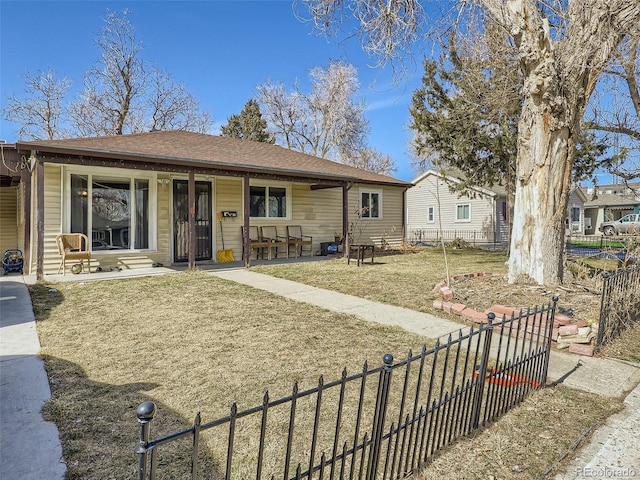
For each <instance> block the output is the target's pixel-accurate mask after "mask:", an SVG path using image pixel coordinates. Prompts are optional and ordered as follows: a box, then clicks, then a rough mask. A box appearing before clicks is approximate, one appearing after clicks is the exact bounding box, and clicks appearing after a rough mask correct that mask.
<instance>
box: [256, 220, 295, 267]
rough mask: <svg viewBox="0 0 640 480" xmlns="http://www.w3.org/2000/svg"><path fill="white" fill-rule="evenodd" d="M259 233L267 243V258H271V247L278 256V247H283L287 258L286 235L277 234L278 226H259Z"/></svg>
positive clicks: (287, 245)
mask: <svg viewBox="0 0 640 480" xmlns="http://www.w3.org/2000/svg"><path fill="white" fill-rule="evenodd" d="M260 233H261V236H262V240H263V241H265V242H267V243H269V247H267V248H268V249H269V260H271V249H274V250H275V254H276V255H275V256H276V258H278V248H280V247H282V248H284V251H285V254H286V255H287V258H289V243H288V242H287V238H286V237H282V236H280V235H278V228H277V227H275V226H272V225H270V226H264V227H260Z"/></svg>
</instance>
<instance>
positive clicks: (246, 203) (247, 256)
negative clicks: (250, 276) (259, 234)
mask: <svg viewBox="0 0 640 480" xmlns="http://www.w3.org/2000/svg"><path fill="white" fill-rule="evenodd" d="M249 192H250V189H249V176H248V175H246V176H245V177H244V178H243V182H242V197H243V198H242V221H243V225H244V229H243V232H244V234H243V236H242V252H243V258H242V260H244V266H245V268H249V267H250V266H251V244H250V240H249V212H250V210H249V207H250V202H251V195H250V194H249Z"/></svg>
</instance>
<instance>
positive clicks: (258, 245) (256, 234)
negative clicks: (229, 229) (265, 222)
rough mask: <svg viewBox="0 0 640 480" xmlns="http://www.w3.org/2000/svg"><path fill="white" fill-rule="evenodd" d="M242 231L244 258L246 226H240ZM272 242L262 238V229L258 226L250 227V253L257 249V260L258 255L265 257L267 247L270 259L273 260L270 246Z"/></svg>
mask: <svg viewBox="0 0 640 480" xmlns="http://www.w3.org/2000/svg"><path fill="white" fill-rule="evenodd" d="M240 229H241V232H242V258H244V226H241V227H240ZM270 245H271V244H270V243H269V242H266V241H264V240H263V239H262V236H261V234H260V229H259V228H258V227H257V226H250V227H249V255H251V252H252V251H254V250H255V252H256V260H257V259H258V256H260V257H261V258H264V251H265V249H267V250H268V255H269V260H271V249H270V248H268V247H269V246H270Z"/></svg>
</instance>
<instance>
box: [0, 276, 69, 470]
mask: <svg viewBox="0 0 640 480" xmlns="http://www.w3.org/2000/svg"><path fill="white" fill-rule="evenodd" d="M39 351H40V341H39V340H38V333H37V332H36V323H35V319H34V316H33V308H32V306H31V298H30V297H29V292H28V290H27V287H26V285H25V284H24V281H23V278H22V277H19V276H9V277H4V278H3V281H0V430H1V433H0V478H2V479H7V480H14V479H15V480H18V479H19V480H43V479H47V480H57V479H62V478H64V475H65V472H66V466H65V464H64V463H62V447H61V446H60V438H59V436H58V430H57V428H56V426H55V424H53V423H51V422H45V421H44V419H43V418H42V414H41V409H42V405H43V404H44V402H45V401H46V400H48V399H49V398H50V397H51V391H50V390H49V380H48V379H47V374H46V373H45V370H44V365H43V363H42V361H41V360H40V358H38V356H37V355H38V352H39Z"/></svg>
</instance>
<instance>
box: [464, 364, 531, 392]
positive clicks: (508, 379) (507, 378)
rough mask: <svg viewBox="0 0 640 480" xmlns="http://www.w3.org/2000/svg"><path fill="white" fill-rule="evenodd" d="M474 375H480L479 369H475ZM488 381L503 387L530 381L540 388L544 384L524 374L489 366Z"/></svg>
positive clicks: (529, 382) (486, 378)
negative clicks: (506, 371) (507, 371)
mask: <svg viewBox="0 0 640 480" xmlns="http://www.w3.org/2000/svg"><path fill="white" fill-rule="evenodd" d="M473 376H474V377H477V376H478V370H477V369H476V370H474V372H473ZM485 380H486V381H487V382H491V383H495V384H496V385H500V386H501V387H512V386H514V385H515V384H516V383H528V384H529V385H531V386H532V387H533V388H539V387H541V386H542V384H541V383H540V382H536V381H535V380H533V379H531V378H528V377H523V376H522V375H516V374H515V373H505V372H502V371H500V370H496V369H495V368H493V367H487V376H486V377H485Z"/></svg>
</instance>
